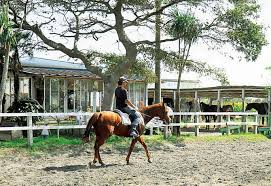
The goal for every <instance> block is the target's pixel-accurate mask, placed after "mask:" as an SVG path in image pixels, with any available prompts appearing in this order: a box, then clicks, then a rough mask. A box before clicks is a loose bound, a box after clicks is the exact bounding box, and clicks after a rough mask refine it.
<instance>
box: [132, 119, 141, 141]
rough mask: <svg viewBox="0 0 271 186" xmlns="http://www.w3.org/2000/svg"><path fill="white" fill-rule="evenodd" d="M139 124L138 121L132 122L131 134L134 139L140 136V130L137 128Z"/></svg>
mask: <svg viewBox="0 0 271 186" xmlns="http://www.w3.org/2000/svg"><path fill="white" fill-rule="evenodd" d="M137 126H138V124H137V123H134V122H133V123H132V124H131V132H130V136H132V137H133V139H135V138H137V137H138V136H139V134H138V131H137V130H136V128H137Z"/></svg>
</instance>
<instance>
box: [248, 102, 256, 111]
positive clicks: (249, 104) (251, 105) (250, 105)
mask: <svg viewBox="0 0 271 186" xmlns="http://www.w3.org/2000/svg"><path fill="white" fill-rule="evenodd" d="M253 108H254V107H253V104H252V103H248V104H247V106H246V111H248V110H251V109H253Z"/></svg>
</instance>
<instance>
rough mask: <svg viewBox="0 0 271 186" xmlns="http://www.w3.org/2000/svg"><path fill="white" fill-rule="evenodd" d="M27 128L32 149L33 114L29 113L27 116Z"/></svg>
mask: <svg viewBox="0 0 271 186" xmlns="http://www.w3.org/2000/svg"><path fill="white" fill-rule="evenodd" d="M27 126H28V127H29V129H28V130H27V144H28V147H32V145H33V123H32V113H31V112H28V114H27Z"/></svg>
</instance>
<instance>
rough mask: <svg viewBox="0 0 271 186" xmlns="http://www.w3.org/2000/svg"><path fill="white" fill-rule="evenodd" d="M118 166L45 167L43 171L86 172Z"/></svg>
mask: <svg viewBox="0 0 271 186" xmlns="http://www.w3.org/2000/svg"><path fill="white" fill-rule="evenodd" d="M116 165H117V164H107V165H104V166H100V165H92V166H91V167H89V166H87V165H65V166H62V167H54V166H51V167H45V168H43V170H45V171H58V172H74V171H80V170H86V169H89V168H90V169H99V168H106V167H111V166H116Z"/></svg>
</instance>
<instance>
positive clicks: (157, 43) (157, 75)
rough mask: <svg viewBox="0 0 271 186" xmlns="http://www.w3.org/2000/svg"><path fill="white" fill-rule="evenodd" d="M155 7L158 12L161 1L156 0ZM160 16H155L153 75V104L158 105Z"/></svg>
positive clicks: (159, 91)
mask: <svg viewBox="0 0 271 186" xmlns="http://www.w3.org/2000/svg"><path fill="white" fill-rule="evenodd" d="M155 7H156V10H159V9H160V7H161V1H160V0H156V1H155ZM160 23H161V14H157V15H156V19H155V31H156V32H155V75H156V81H155V96H154V97H155V100H154V103H160V102H161V60H160V59H161V57H160V54H159V53H160V52H159V51H160V46H161V43H160V40H161V34H160V32H161V27H160V25H161V24H160Z"/></svg>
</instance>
